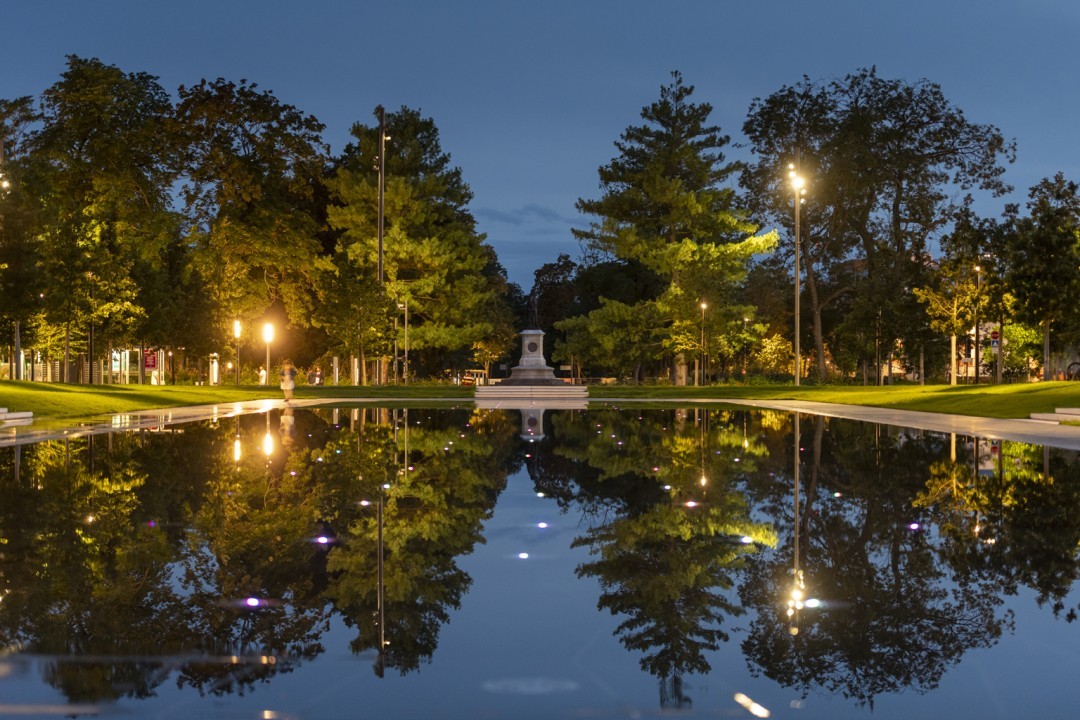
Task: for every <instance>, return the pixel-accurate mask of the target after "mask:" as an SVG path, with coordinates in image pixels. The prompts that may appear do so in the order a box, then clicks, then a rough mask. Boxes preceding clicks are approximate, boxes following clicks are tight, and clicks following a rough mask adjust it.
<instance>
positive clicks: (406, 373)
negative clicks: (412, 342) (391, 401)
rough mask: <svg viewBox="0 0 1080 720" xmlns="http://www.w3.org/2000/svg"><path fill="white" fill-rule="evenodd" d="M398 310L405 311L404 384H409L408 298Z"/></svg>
mask: <svg viewBox="0 0 1080 720" xmlns="http://www.w3.org/2000/svg"><path fill="white" fill-rule="evenodd" d="M398 309H400V310H404V311H405V372H404V377H405V384H406V385H408V384H409V298H405V301H404V302H403V303H401V304H400V305H398Z"/></svg>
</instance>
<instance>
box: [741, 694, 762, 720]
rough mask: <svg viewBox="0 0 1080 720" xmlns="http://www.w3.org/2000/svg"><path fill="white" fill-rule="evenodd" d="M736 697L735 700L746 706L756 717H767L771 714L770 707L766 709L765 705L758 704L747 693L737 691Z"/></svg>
mask: <svg viewBox="0 0 1080 720" xmlns="http://www.w3.org/2000/svg"><path fill="white" fill-rule="evenodd" d="M734 699H735V702H737V703H739V704H740V705H742V706H743V708H745V709H746V711H747V712H748V713H750V714H751V715H753V716H754V717H759V718H767V717H769V715H770V713H769V711H768V709H766V708H765V707H763V706H761V705H759V704H757V703H756V702H754V701H753V700H751V699H750V698H748V697H747V696H746V695H744V694H742V693H735V698H734Z"/></svg>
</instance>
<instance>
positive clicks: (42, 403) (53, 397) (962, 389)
mask: <svg viewBox="0 0 1080 720" xmlns="http://www.w3.org/2000/svg"><path fill="white" fill-rule="evenodd" d="M472 393H473V390H472V388H469V387H462V386H458V385H442V384H431V385H423V384H422V385H409V386H407V387H406V386H403V385H398V386H381V387H372V386H368V387H353V386H347V385H339V386H336V387H335V386H322V387H318V388H314V387H306V386H300V387H298V388H297V389H296V397H298V398H306V397H339V398H372V399H388V400H410V399H416V398H425V399H426V398H440V399H444V398H469V397H471V396H472ZM589 396H590V397H591V398H594V399H605V398H613V399H614V398H628V399H635V400H652V401H657V402H663V403H671V402H678V401H679V400H684V399H690V398H695V399H697V398H704V399H717V400H722V399H724V398H737V399H746V400H754V399H761V400H814V401H817V402H828V403H842V404H847V405H869V406H875V407H889V408H897V409H900V410H922V411H926V412H943V413H956V414H959V415H976V416H981V417H993V418H1022V417H1027V416H1028V415H1029V414H1030V413H1033V412H1052V411H1053V410H1054V409H1055V408H1058V407H1080V383H1076V382H1048V383H1025V384H1013V385H958V386H949V385H926V386H919V385H897V386H893V387H861V386H831V385H826V386H812V385H811V386H806V385H804V386H802V387H799V388H796V387H794V386H792V385H718V386H709V387H670V386H632V385H600V386H593V387H590V388H589ZM280 397H281V391H280V390H278V389H277V388H276V387H273V386H270V387H264V386H257V385H246V386H240V387H236V386H233V385H222V386H216V387H215V386H208V385H200V386H196V385H164V386H162V385H96V386H87V385H60V384H51V383H30V382H14V381H0V407H6V408H8V409H9V410H29V411H30V412H32V413H34V422H35V425H36V424H39V423H53V422H56V421H63V420H72V419H77V418H89V417H93V416H96V415H104V414H109V413H118V412H130V411H133V410H149V409H154V408H166V407H180V406H185V405H207V404H213V403H228V402H235V401H237V400H258V399H261V398H275V399H276V398H280Z"/></svg>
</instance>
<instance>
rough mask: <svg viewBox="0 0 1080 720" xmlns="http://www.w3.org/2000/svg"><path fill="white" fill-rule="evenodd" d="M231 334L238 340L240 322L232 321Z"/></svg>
mask: <svg viewBox="0 0 1080 720" xmlns="http://www.w3.org/2000/svg"><path fill="white" fill-rule="evenodd" d="M232 334H233V337H234V338H236V339H238V340H239V339H240V321H239V320H233V321H232Z"/></svg>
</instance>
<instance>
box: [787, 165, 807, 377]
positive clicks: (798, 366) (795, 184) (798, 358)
mask: <svg viewBox="0 0 1080 720" xmlns="http://www.w3.org/2000/svg"><path fill="white" fill-rule="evenodd" d="M788 177H789V178H791V189H792V190H793V191H794V193H795V342H794V343H793V345H794V350H795V387H798V386H799V378H800V377H801V376H802V354H801V349H800V348H799V334H800V332H801V329H802V328H801V327H800V322H799V305H800V302H799V291H800V288H799V277H800V275H801V268H800V257H799V243H800V240H799V206H800V205H802V196H803V195H805V194H806V188H805V187H804V185H805V184H806V183H805V181H804V180H803V179H802V177H800V175H799V173H798V171H797V169H796V167H795V164H794V163H791V164H789V165H788Z"/></svg>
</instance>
